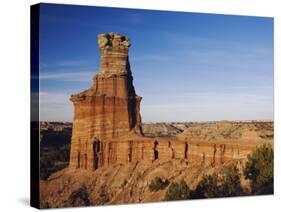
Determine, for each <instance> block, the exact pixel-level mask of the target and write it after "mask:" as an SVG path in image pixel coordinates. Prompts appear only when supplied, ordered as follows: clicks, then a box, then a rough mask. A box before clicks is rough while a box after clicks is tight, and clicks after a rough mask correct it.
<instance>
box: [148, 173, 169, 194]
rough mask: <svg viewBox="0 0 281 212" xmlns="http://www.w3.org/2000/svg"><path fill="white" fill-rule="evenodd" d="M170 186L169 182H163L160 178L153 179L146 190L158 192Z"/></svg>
mask: <svg viewBox="0 0 281 212" xmlns="http://www.w3.org/2000/svg"><path fill="white" fill-rule="evenodd" d="M169 184H170V182H169V180H167V179H166V180H165V181H163V180H162V179H161V178H160V177H155V178H154V179H153V180H152V181H151V183H150V184H149V186H148V188H149V190H150V191H153V192H154V191H159V190H162V189H164V188H166V187H167V186H168V185H169Z"/></svg>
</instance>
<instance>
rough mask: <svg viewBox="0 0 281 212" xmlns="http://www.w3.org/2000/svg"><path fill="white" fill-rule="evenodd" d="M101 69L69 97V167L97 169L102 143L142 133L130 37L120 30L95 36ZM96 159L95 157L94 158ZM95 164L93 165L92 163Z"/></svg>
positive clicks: (139, 98) (139, 99)
mask: <svg viewBox="0 0 281 212" xmlns="http://www.w3.org/2000/svg"><path fill="white" fill-rule="evenodd" d="M98 45H99V48H100V52H101V57H100V69H99V71H98V73H97V74H96V75H95V76H94V78H93V86H92V87H91V88H89V89H88V90H85V91H83V92H81V93H78V94H75V95H72V96H71V101H72V102H73V105H74V120H73V133H72V141H71V159H70V167H72V168H84V169H96V168H97V167H99V166H100V165H101V164H103V161H104V160H105V158H102V157H101V154H102V152H103V148H104V147H103V145H102V142H103V141H105V140H107V139H110V138H114V137H118V136H122V135H124V134H127V133H129V132H131V131H133V132H134V133H136V134H142V132H141V116H140V102H141V97H139V96H137V95H136V92H135V88H134V86H133V77H132V73H131V70H130V64H129V57H128V52H129V47H130V42H129V38H128V37H125V36H122V35H121V34H119V33H105V34H100V35H99V36H98ZM95 158H96V159H95ZM94 163H96V164H94Z"/></svg>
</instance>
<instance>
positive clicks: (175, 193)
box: [164, 180, 190, 201]
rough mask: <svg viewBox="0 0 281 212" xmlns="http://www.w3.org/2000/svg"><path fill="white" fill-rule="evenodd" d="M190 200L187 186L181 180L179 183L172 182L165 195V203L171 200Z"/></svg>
mask: <svg viewBox="0 0 281 212" xmlns="http://www.w3.org/2000/svg"><path fill="white" fill-rule="evenodd" d="M189 198H190V189H189V187H188V185H187V184H186V183H185V182H184V181H183V180H182V181H181V182H180V183H177V182H173V183H171V185H170V186H169V188H168V190H167V192H166V194H165V198H164V200H165V201H172V200H185V199H189Z"/></svg>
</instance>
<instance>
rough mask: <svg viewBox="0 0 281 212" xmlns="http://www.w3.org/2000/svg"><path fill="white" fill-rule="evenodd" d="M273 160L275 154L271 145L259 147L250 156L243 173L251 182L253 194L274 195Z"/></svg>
mask: <svg viewBox="0 0 281 212" xmlns="http://www.w3.org/2000/svg"><path fill="white" fill-rule="evenodd" d="M273 160H274V152H273V149H272V147H271V145H269V144H264V145H262V146H260V147H257V148H256V149H255V150H254V151H253V153H252V154H250V155H249V156H248V160H247V162H246V165H245V168H244V170H243V173H244V176H245V178H246V179H249V180H251V187H252V192H253V193H255V194H272V193H273Z"/></svg>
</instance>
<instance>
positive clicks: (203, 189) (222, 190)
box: [192, 165, 243, 199]
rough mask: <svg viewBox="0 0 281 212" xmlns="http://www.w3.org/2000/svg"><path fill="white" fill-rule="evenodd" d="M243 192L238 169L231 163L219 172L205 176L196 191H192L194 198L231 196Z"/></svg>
mask: <svg viewBox="0 0 281 212" xmlns="http://www.w3.org/2000/svg"><path fill="white" fill-rule="evenodd" d="M242 194H243V189H242V187H241V182H240V176H239V172H238V169H237V167H236V166H234V165H231V166H227V167H225V168H224V169H223V170H222V171H221V172H219V173H218V174H216V173H215V174H212V175H205V176H203V178H202V180H201V181H200V182H199V184H198V186H197V187H196V189H195V191H194V192H192V198H195V199H197V198H214V197H231V196H239V195H242Z"/></svg>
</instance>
